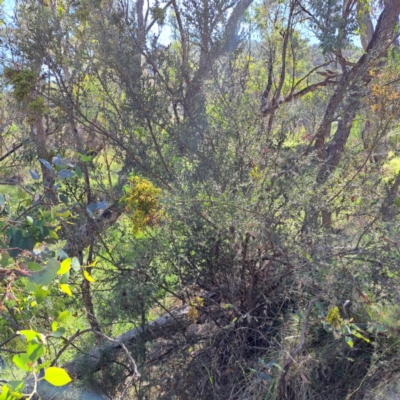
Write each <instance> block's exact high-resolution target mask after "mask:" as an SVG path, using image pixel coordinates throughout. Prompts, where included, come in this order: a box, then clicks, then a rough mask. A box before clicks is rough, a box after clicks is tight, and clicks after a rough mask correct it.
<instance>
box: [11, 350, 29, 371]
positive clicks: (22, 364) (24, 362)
mask: <svg viewBox="0 0 400 400" xmlns="http://www.w3.org/2000/svg"><path fill="white" fill-rule="evenodd" d="M13 363H14V364H15V365H16V366H17V367H18V368H20V369H23V370H24V371H31V370H32V366H31V364H32V361H31V360H30V359H29V357H28V355H27V354H25V353H24V354H16V355H15V356H14V357H13Z"/></svg>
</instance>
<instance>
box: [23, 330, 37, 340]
mask: <svg viewBox="0 0 400 400" xmlns="http://www.w3.org/2000/svg"><path fill="white" fill-rule="evenodd" d="M18 333H19V334H20V335H24V336H25V337H26V340H27V341H28V342H30V341H31V340H33V339H35V338H37V337H40V334H39V333H38V332H35V331H32V330H23V331H19V332H18Z"/></svg>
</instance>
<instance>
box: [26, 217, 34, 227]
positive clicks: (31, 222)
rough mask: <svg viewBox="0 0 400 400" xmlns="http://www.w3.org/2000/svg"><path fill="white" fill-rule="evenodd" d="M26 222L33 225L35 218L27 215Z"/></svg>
mask: <svg viewBox="0 0 400 400" xmlns="http://www.w3.org/2000/svg"><path fill="white" fill-rule="evenodd" d="M26 222H27V223H28V224H29V225H33V218H32V217H30V216H29V215H28V216H27V217H26Z"/></svg>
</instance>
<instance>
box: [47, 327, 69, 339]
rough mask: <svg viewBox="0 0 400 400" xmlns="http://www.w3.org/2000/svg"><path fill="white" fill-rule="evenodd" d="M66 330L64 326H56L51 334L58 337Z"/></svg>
mask: <svg viewBox="0 0 400 400" xmlns="http://www.w3.org/2000/svg"><path fill="white" fill-rule="evenodd" d="M65 332H66V330H65V328H58V329H56V330H55V331H54V332H52V334H51V336H53V337H55V338H59V337H61V336H62V335H64V333H65Z"/></svg>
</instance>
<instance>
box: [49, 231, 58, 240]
mask: <svg viewBox="0 0 400 400" xmlns="http://www.w3.org/2000/svg"><path fill="white" fill-rule="evenodd" d="M49 236H50V237H51V238H52V239H58V235H57V233H55V232H54V231H49Z"/></svg>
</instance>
